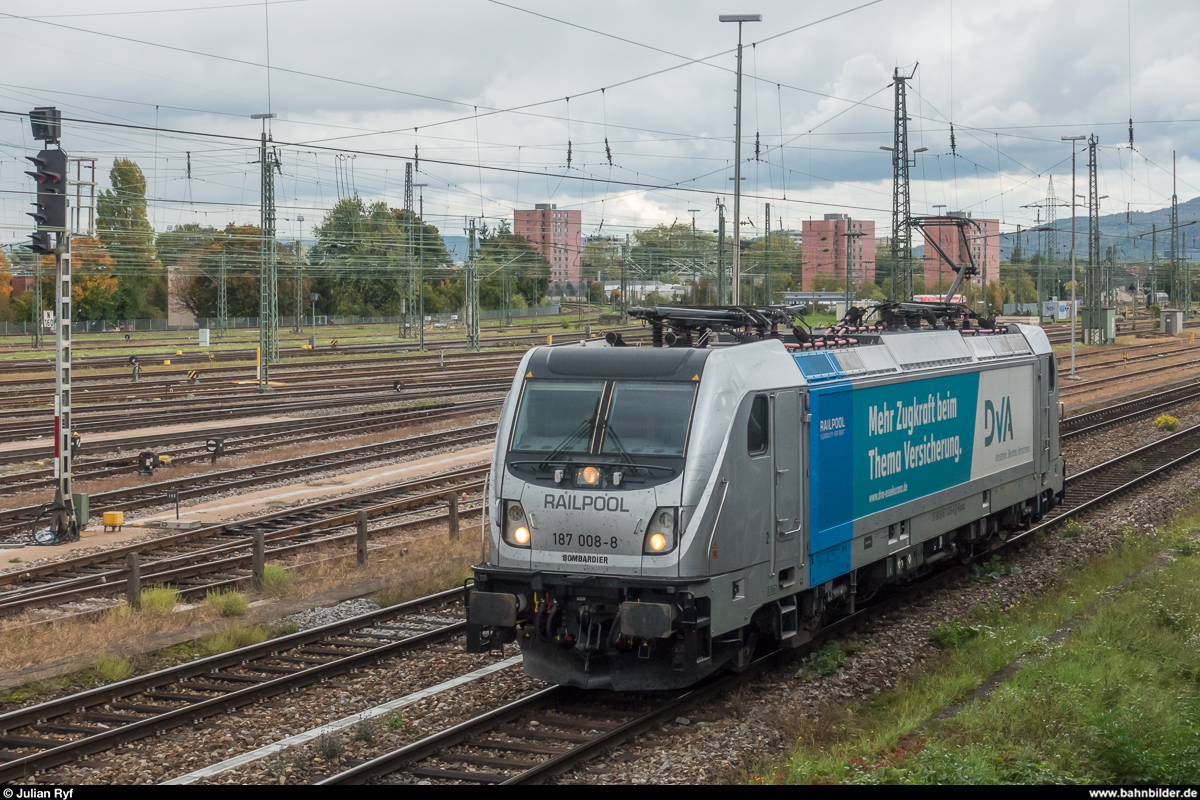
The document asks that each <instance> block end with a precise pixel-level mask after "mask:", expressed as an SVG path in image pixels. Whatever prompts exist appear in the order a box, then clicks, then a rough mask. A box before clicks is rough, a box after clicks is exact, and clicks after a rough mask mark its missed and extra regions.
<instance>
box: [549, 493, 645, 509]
mask: <svg viewBox="0 0 1200 800" xmlns="http://www.w3.org/2000/svg"><path fill="white" fill-rule="evenodd" d="M542 508H556V509H557V508H561V509H563V510H565V511H620V512H622V513H625V514H628V513H629V509H628V508H626V507H625V498H624V497H608V496H605V495H599V494H583V495H580V494H559V495H554V494H548V495H546V496H545V499H544V500H543V501H542Z"/></svg>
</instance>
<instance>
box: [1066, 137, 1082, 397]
mask: <svg viewBox="0 0 1200 800" xmlns="http://www.w3.org/2000/svg"><path fill="white" fill-rule="evenodd" d="M1086 138H1087V137H1086V136H1064V137H1062V140H1063V141H1064V142H1070V143H1071V376H1070V377H1071V380H1078V376H1077V375H1076V374H1075V143H1076V142H1078V141H1082V140H1083V139H1086Z"/></svg>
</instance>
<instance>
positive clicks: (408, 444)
mask: <svg viewBox="0 0 1200 800" xmlns="http://www.w3.org/2000/svg"><path fill="white" fill-rule="evenodd" d="M495 427H496V423H493V422H489V423H482V424H480V425H473V426H470V427H469V428H461V429H456V430H450V431H441V432H434V433H426V434H420V435H417V436H410V437H406V438H404V439H398V440H396V441H393V442H383V443H380V444H368V445H359V446H357V447H350V448H346V449H344V450H334V451H329V452H325V453H315V454H312V455H304V456H296V457H294V458H289V459H286V460H283V461H275V462H270V463H267V464H254V465H250V466H245V467H233V468H230V469H223V470H216V471H213V472H206V473H201V474H199V475H192V476H187V477H183V478H171V479H169V480H165V481H158V482H156V483H151V484H144V485H142V486H134V487H130V488H125V489H113V490H111V491H108V492H97V493H96V494H93V495H92V496H91V502H92V509H93V510H94V511H95V512H96V513H103V512H104V511H129V510H132V509H137V508H145V507H147V506H156V505H162V504H164V503H166V502H167V493H168V492H175V493H177V494H178V496H179V499H180V500H181V501H182V500H187V499H191V498H193V497H202V496H206V495H209V494H211V493H212V492H214V491H227V490H230V489H241V488H245V487H249V486H257V485H259V484H264V483H272V482H277V481H281V480H287V479H289V478H297V477H301V476H304V475H311V474H313V473H314V472H324V471H328V470H330V469H344V468H346V467H351V466H354V465H356V464H364V463H372V462H377V461H380V460H382V459H390V458H398V457H401V456H406V455H412V454H414V453H420V452H423V451H425V450H428V449H430V448H432V447H446V446H455V445H462V444H468V443H471V442H478V441H479V440H481V439H489V438H491V437H492V436H493V434H494V431H495ZM41 509H42V506H41V505H37V506H22V507H19V508H13V509H7V510H5V511H0V536H12V535H15V534H19V533H20V532H21V531H22V529H23V528H24V527H25V526H27V525H29V524H31V523H32V522H33V520H35V519H36V518H37V515H38V514H39V513H40V511H41Z"/></svg>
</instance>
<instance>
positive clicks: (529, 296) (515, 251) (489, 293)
mask: <svg viewBox="0 0 1200 800" xmlns="http://www.w3.org/2000/svg"><path fill="white" fill-rule="evenodd" d="M479 259H480V261H479V277H480V281H479V305H480V306H482V307H483V308H485V309H498V308H503V307H504V278H505V273H506V272H507V273H508V277H509V280H510V281H511V282H512V307H513V308H523V307H526V306H529V305H537V304H538V303H540V302H541V300H542V298H543V297H545V296H546V287H547V285H548V284H549V281H550V262H549V261H547V260H546V259H545V257H543V256H542V254H541V252H540V251H539V250H538V249H537V248H536V247H534V246H533V245H532V244H530V243H529V242H528V241H527V240H526V239H525V238H524V237H522V236H519V235H517V234H515V233H513V232H512V229H511V228H510V227H509V225H508V222H507V221H502V222H501V223H500V225H499V227H497V228H496V229H495V230H484V231H481V235H480V238H479ZM585 272H586V269H585Z"/></svg>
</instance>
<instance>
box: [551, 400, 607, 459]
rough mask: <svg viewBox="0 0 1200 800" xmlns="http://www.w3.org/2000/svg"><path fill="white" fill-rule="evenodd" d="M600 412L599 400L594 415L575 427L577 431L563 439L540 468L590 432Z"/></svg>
mask: <svg viewBox="0 0 1200 800" xmlns="http://www.w3.org/2000/svg"><path fill="white" fill-rule="evenodd" d="M599 412H600V401H599V400H597V401H596V407H595V408H594V409H593V410H592V415H591V416H590V417H588V418H587V419H585V420H584V421H583V422H581V423H579V425H577V426H576V427H575V430H573V431H571V432H570V433H568V434H567V436H566V438H565V439H563V440H562V441H561V442H559V443H558V445H556V446H555V448H554V449H553V450H551V451H550V454H549V455H548V456H546V457H545V458H544V459H542V461H541V463H540V464H539V466H545V465H546V464H548V463H549V462H551V461H553V460H554V459H555V458H557V457H558V456H559V454H560V453H562V451H563V448H565V447H566V446H567V445H569V444H570V443H571V442H573V441H575V440H576V439H578V438H579V435H580V434H582V433H584V432H586V431H588V430H590V429H591V427H592V426H593V425H594V424H595V422H596V415H597V414H598V413H599Z"/></svg>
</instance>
